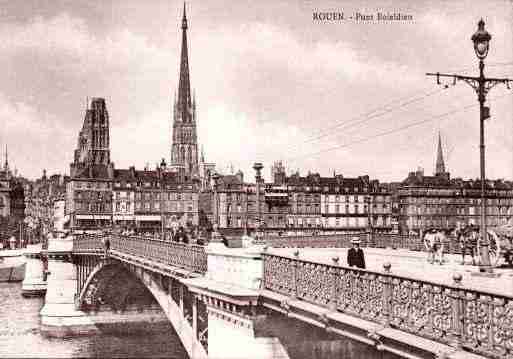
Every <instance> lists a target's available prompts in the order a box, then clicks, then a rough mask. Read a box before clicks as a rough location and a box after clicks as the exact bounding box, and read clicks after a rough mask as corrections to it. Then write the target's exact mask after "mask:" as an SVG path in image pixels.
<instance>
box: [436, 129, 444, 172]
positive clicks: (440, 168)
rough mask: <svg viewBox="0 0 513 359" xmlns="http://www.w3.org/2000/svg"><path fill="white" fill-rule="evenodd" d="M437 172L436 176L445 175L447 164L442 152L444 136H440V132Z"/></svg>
mask: <svg viewBox="0 0 513 359" xmlns="http://www.w3.org/2000/svg"><path fill="white" fill-rule="evenodd" d="M435 167H436V170H435V175H440V174H444V173H445V163H444V154H443V152H442V136H441V135H440V131H439V132H438V149H437V154H436V166H435Z"/></svg>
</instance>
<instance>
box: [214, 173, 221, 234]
mask: <svg viewBox="0 0 513 359" xmlns="http://www.w3.org/2000/svg"><path fill="white" fill-rule="evenodd" d="M219 177H220V176H219V174H218V173H217V172H214V174H212V180H213V181H214V226H215V228H214V237H216V236H217V234H218V233H217V231H218V229H219V194H218V193H217V185H218V181H219Z"/></svg>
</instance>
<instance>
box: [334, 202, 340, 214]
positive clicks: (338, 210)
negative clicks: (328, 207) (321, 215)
mask: <svg viewBox="0 0 513 359" xmlns="http://www.w3.org/2000/svg"><path fill="white" fill-rule="evenodd" d="M335 213H340V206H339V205H338V204H336V205H335Z"/></svg>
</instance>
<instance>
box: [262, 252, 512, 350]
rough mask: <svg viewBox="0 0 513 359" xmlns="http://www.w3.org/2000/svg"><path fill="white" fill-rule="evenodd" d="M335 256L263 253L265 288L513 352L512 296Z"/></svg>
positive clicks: (444, 339) (434, 336)
mask: <svg viewBox="0 0 513 359" xmlns="http://www.w3.org/2000/svg"><path fill="white" fill-rule="evenodd" d="M296 253H297V252H296ZM333 261H334V264H332V265H330V264H321V263H317V262H311V261H307V260H302V259H299V257H298V256H284V255H275V254H270V253H264V274H263V288H264V289H267V290H270V291H273V292H276V293H280V294H283V295H285V296H288V297H291V298H293V299H299V300H303V301H305V302H309V303H313V304H316V305H319V306H321V307H327V308H329V309H331V310H337V311H341V312H344V313H346V314H350V315H353V316H356V317H359V318H362V319H365V320H369V321H372V322H376V323H379V324H383V325H385V326H390V327H393V328H397V329H400V330H403V331H406V332H410V333H413V334H416V335H419V336H422V337H425V338H428V339H431V340H435V341H438V342H441V343H444V344H450V345H456V346H461V347H463V348H465V349H466V350H468V351H471V352H476V353H480V354H484V355H486V356H491V357H501V358H502V357H510V356H511V355H512V354H513V341H512V339H511V338H512V337H511V333H512V332H513V298H510V297H507V296H505V295H501V294H500V293H492V292H486V291H479V290H472V289H468V288H464V287H463V286H462V285H461V275H459V274H455V275H454V284H453V285H447V284H441V283H437V282H434V281H433V282H432V281H426V280H420V279H414V278H410V277H403V276H400V275H395V274H392V273H391V272H390V265H385V266H384V271H383V272H373V271H369V270H363V269H356V268H349V267H344V266H339V265H338V264H336V263H337V262H336V261H337V259H336V258H335V259H334V260H333ZM282 305H283V303H282ZM285 306H286V304H285Z"/></svg>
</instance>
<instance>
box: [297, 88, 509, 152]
mask: <svg viewBox="0 0 513 359" xmlns="http://www.w3.org/2000/svg"><path fill="white" fill-rule="evenodd" d="M508 95H510V93H507V94H504V95H501V96H497V97H494V98H493V99H494V100H497V99H500V98H503V97H505V96H508ZM476 106H479V104H478V103H473V104H469V105H466V106H463V107H462V108H459V109H455V110H451V111H447V112H445V113H442V114H440V115H435V116H431V117H429V118H427V119H424V120H421V121H416V122H413V123H410V124H407V125H404V126H401V127H398V128H395V129H392V130H387V131H383V132H380V133H378V134H375V135H372V136H368V137H365V138H362V139H359V140H356V141H352V142H349V143H344V144H341V145H336V146H332V147H329V148H327V149H323V150H320V151H317V152H313V153H309V154H306V155H301V156H296V157H292V158H288V159H287V161H295V160H298V159H301V158H306V157H315V156H318V155H320V154H323V153H327V152H332V151H335V150H339V149H341V148H346V147H349V146H352V145H356V144H360V143H363V142H367V141H369V140H373V139H375V138H379V137H383V136H387V135H390V134H393V133H396V132H400V131H404V130H407V129H409V128H411V127H415V126H419V125H422V124H424V123H428V122H431V121H433V120H436V119H439V118H443V117H447V116H450V115H453V114H455V113H458V112H464V111H466V110H468V109H470V108H473V107H476Z"/></svg>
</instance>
